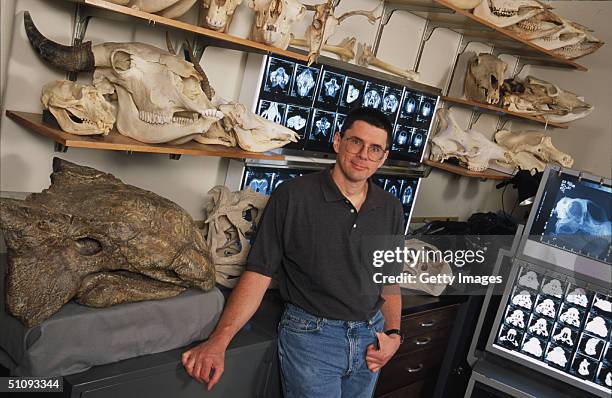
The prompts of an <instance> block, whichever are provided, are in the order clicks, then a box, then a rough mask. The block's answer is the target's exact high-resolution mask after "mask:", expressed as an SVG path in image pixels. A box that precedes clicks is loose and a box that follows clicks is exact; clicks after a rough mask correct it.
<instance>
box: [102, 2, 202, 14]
mask: <svg viewBox="0 0 612 398" xmlns="http://www.w3.org/2000/svg"><path fill="white" fill-rule="evenodd" d="M108 1H109V2H111V3H115V4H119V5H122V6H126V7H130V8H133V9H135V10H139V11H144V12H148V13H151V14H158V15H161V16H163V17H166V18H178V17H180V16H181V15H183V14H185V13H186V12H187V11H189V9H190V8H191V7H192V6H193V5H194V4H195V3H196V1H197V0H108Z"/></svg>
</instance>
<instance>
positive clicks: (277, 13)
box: [248, 0, 306, 49]
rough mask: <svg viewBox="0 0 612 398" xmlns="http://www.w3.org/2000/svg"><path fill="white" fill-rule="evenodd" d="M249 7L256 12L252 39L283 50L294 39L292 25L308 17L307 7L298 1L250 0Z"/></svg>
mask: <svg viewBox="0 0 612 398" xmlns="http://www.w3.org/2000/svg"><path fill="white" fill-rule="evenodd" d="M248 6H249V7H250V8H251V9H252V10H253V11H255V21H254V22H253V26H252V28H251V38H252V39H253V40H255V41H257V42H260V43H265V44H267V45H269V46H274V47H278V48H282V49H286V48H287V47H289V42H290V41H291V39H292V38H293V34H291V27H292V25H293V24H294V23H295V22H297V21H299V20H301V19H302V18H304V15H306V7H305V6H304V5H303V4H302V3H300V2H299V1H297V0H248Z"/></svg>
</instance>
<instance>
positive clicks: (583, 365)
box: [570, 354, 597, 380]
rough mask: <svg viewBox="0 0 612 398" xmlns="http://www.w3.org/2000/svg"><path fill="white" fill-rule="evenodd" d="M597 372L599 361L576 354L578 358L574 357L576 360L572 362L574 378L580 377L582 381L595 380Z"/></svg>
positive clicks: (571, 371)
mask: <svg viewBox="0 0 612 398" xmlns="http://www.w3.org/2000/svg"><path fill="white" fill-rule="evenodd" d="M596 370H597V361H595V360H593V359H591V358H589V357H585V356H582V355H580V354H576V356H574V360H573V361H572V366H571V368H570V373H572V374H573V375H574V376H578V377H580V378H581V379H587V380H593V378H594V377H595V371H596Z"/></svg>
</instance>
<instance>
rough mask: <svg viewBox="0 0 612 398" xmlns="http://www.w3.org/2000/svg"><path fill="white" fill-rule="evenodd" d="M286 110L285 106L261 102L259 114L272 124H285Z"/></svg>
mask: <svg viewBox="0 0 612 398" xmlns="http://www.w3.org/2000/svg"><path fill="white" fill-rule="evenodd" d="M286 108H287V106H286V105H285V104H279V103H278V102H271V101H264V100H260V101H259V109H258V110H257V114H258V115H259V116H261V117H263V118H265V119H267V120H269V121H271V122H274V123H278V124H284V120H285V111H286Z"/></svg>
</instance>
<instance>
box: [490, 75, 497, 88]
mask: <svg viewBox="0 0 612 398" xmlns="http://www.w3.org/2000/svg"><path fill="white" fill-rule="evenodd" d="M497 83H498V82H497V78H496V77H495V76H494V75H491V86H493V87H497Z"/></svg>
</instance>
